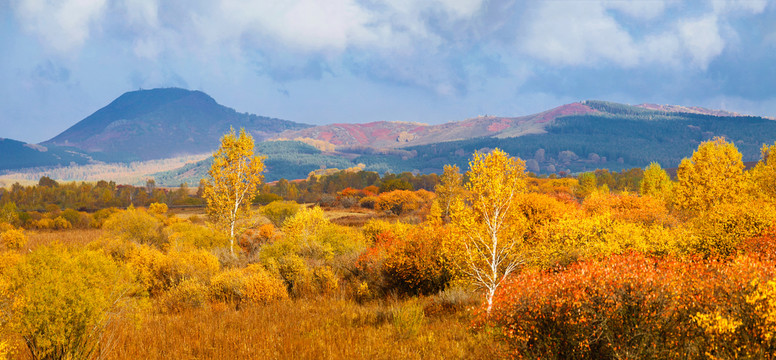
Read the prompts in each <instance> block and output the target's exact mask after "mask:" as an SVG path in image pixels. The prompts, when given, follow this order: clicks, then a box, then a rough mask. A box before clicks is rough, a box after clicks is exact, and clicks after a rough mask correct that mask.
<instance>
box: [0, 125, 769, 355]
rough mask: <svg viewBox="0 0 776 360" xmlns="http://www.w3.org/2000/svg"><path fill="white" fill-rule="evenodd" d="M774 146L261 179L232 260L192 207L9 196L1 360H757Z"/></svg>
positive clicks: (0, 226) (0, 302) (0, 233)
mask: <svg viewBox="0 0 776 360" xmlns="http://www.w3.org/2000/svg"><path fill="white" fill-rule="evenodd" d="M774 146H776V144H775V145H773V146H764V147H763V150H762V159H761V161H760V162H759V163H758V164H757V165H756V166H755V167H753V168H752V169H749V170H745V169H744V166H743V163H742V162H741V155H740V153H738V152H737V150H736V148H735V147H734V146H733V145H732V144H730V143H728V142H726V141H725V140H724V139H714V140H712V141H708V142H705V143H702V144H701V145H700V146H699V147H698V150H697V151H696V152H695V153H694V154H693V156H692V158H688V159H686V160H685V161H683V162H682V164H681V165H680V166H679V168H678V170H677V175H676V178H675V179H671V178H670V177H669V176H668V174H667V173H666V172H665V171H664V170H663V169H661V168H660V166H659V165H657V164H652V165H650V166H649V167H647V168H646V169H643V170H642V169H636V170H628V171H623V172H621V173H610V172H608V171H596V172H591V173H583V174H579V175H578V176H576V177H566V178H557V177H535V176H530V175H529V174H527V173H526V172H525V166H524V163H523V162H522V161H521V160H519V159H515V158H511V157H509V156H507V155H506V154H504V153H503V152H500V151H498V150H495V151H493V152H490V153H487V154H478V155H475V157H474V158H473V159H472V161H471V162H470V168H469V170H468V172H466V173H465V174H462V173H461V172H460V170H459V169H458V168H457V167H453V166H448V167H446V168H445V171H444V173H443V174H441V175H439V176H437V177H422V176H414V175H411V174H399V175H395V174H388V175H385V176H382V177H381V176H379V175H377V174H373V173H368V172H362V171H360V169H351V170H348V171H342V172H329V173H328V174H311V175H310V178H308V179H307V180H305V181H303V182H295V183H290V182H283V181H281V182H278V183H275V184H272V185H265V186H264V187H262V189H261V195H259V196H257V197H256V198H255V199H254V200H255V204H254V206H253V207H251V208H250V210H249V211H246V213H245V215H246V216H244V217H243V218H241V220H239V221H238V222H237V223H236V229H237V231H236V233H237V234H238V235H237V237H236V238H235V239H234V246H232V245H231V244H232V241H230V238H229V236H228V233H229V232H228V231H227V229H225V228H224V227H223V226H221V227H219V226H218V223H217V222H213V218H212V217H211V216H208V213H206V212H205V208H192V207H184V208H174V207H172V208H171V207H168V205H167V204H166V203H164V202H151V203H150V204H147V205H143V206H140V205H138V206H137V207H135V206H133V205H130V206H128V207H125V208H116V207H104V208H102V209H100V210H98V211H96V212H84V211H78V210H74V209H67V208H66V207H64V206H59V205H57V204H56V203H51V204H49V205H51V206H46V207H45V211H38V210H24V209H23V208H24V207H29V208H31V209H38V208H39V207H40V205H41V204H40V203H39V201H40V199H41V197H40V196H38V195H40V194H48V195H47V196H48V197H47V198H48V199H51V200H52V201H59V200H57V199H62V201H71V200H72V199H78V198H80V197H79V196H76V195H75V194H70V192H71V190H72V191H75V190H73V189H83V191H85V192H88V193H92V192H93V191H94V190H95V189H102V190H100V192H101V193H102V194H104V195H105V196H104V197H105V199H110V198H114V197H113V196H112V195H111V196H108V195H110V194H109V191H110V187H106V186H102V187H92V186H80V187H79V186H76V185H67V184H65V185H60V184H56V183H51V182H50V181H48V180H47V181H43V180H41V183H39V184H38V185H32V186H30V187H25V186H21V185H19V186H14V187H12V188H11V189H10V190H0V205H1V206H2V207H0V240H2V241H1V242H0V335H2V337H0V359H2V358H11V359H73V358H93V359H97V358H99V359H138V358H148V359H155V358H170V357H172V358H186V359H189V358H190V359H211V358H212V359H220V358H246V359H254V358H255V359H264V358H270V359H288V358H301V359H342V358H347V359H350V358H356V359H360V358H370V359H372V358H378V359H389V358H390V359H449V358H454V359H455V358H461V359H493V358H529V359H534V358H537V359H538V358H550V359H621V358H676V359H723V358H755V359H760V358H766V359H767V358H772V357H773V354H774V353H776V336H775V334H776V255H774V254H776V252H775V250H776V226H775V225H776V191H775V190H774V189H776V186H774V179H776V159H774V158H773V157H770V156H769V154H770V152H771V151H772V150H773V149H776V147H774ZM38 187H47V188H46V189H41V188H38ZM60 188H61V189H68V190H67V191H64V190H62V191H60V190H57V189H60ZM426 188H428V189H431V190H433V191H429V190H426ZM116 190H117V191H118V189H116ZM135 190H136V189H135ZM135 190H133V191H135ZM149 190H151V191H152V194H154V193H153V192H155V194H156V195H154V196H153V197H152V196H146V197H144V198H143V199H144V201H152V200H150V199H152V198H156V199H163V200H164V199H167V200H170V201H172V199H175V201H176V202H183V203H187V202H192V203H202V201H201V199H199V200H197V199H181V198H180V197H181V196H182V195H180V194H179V196H178V197H173V196H169V194H167V193H166V192H165V191H163V190H159V189H149ZM60 193H62V196H60V195H58V194H60ZM68 194H69V195H68ZM152 194H147V195H152ZM189 196H190V197H196V196H197V195H189ZM316 196H317V200H316V199H315V197H316ZM3 199H4V200H3ZM9 199H20V200H21V201H19V206H17V204H16V203H15V202H11V201H10V200H9ZM68 199H70V200H68ZM85 199H87V200H88V201H92V200H89V199H92V198H89V197H85ZM93 199H95V201H97V202H96V203H98V202H99V201H101V200H100V198H99V197H95V198H93ZM189 200H191V201H189ZM305 200H314V201H305ZM84 201H86V200H84ZM483 255H487V256H483ZM494 260H495V261H494Z"/></svg>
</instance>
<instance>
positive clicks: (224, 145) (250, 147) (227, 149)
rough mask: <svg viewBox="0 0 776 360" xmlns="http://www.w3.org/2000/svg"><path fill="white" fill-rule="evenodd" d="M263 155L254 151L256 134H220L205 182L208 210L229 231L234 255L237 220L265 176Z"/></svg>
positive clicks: (246, 210) (246, 209) (247, 207)
mask: <svg viewBox="0 0 776 360" xmlns="http://www.w3.org/2000/svg"><path fill="white" fill-rule="evenodd" d="M264 159H265V158H264V157H262V156H256V155H255V154H254V143H253V137H251V136H250V135H248V134H247V133H246V132H245V129H240V135H239V136H237V135H235V132H234V129H231V130H230V131H229V133H228V134H226V135H224V137H223V138H221V147H220V148H218V151H216V153H215V154H213V165H212V166H211V167H210V171H209V172H208V174H210V179H208V180H207V181H206V183H205V191H204V194H205V199H206V200H207V211H208V215H210V216H211V217H212V218H213V219H214V220H215V222H216V223H217V224H218V225H220V226H221V227H222V228H224V229H226V230H228V233H229V250H230V251H231V253H232V255H234V239H235V235H236V230H237V222H238V220H239V219H240V218H241V217H243V216H244V215H245V214H247V213H248V210H249V209H250V200H251V199H252V198H253V197H254V196H255V195H256V194H257V193H258V191H257V190H258V187H259V185H260V184H261V182H262V180H263V179H264V176H263V175H261V173H262V171H264Z"/></svg>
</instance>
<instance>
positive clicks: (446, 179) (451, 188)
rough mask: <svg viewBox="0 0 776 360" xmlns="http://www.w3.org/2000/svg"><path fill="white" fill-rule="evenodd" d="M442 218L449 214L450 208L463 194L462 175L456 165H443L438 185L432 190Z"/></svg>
mask: <svg viewBox="0 0 776 360" xmlns="http://www.w3.org/2000/svg"><path fill="white" fill-rule="evenodd" d="M434 193H435V194H436V196H437V199H439V200H438V201H439V205H440V206H441V207H442V212H443V214H442V215H443V216H448V215H449V214H450V206H451V205H452V204H453V201H455V199H456V198H458V197H459V196H461V195H462V194H463V175H461V169H459V168H458V165H445V167H444V171H443V172H442V177H441V179H440V182H439V185H437V186H436V188H434Z"/></svg>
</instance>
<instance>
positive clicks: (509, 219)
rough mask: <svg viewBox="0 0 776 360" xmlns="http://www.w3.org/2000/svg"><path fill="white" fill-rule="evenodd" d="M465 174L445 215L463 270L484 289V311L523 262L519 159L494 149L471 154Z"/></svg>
mask: <svg viewBox="0 0 776 360" xmlns="http://www.w3.org/2000/svg"><path fill="white" fill-rule="evenodd" d="M467 175H468V179H469V180H468V182H467V183H466V190H468V191H467V193H466V195H465V197H464V199H465V200H463V201H462V200H457V201H455V202H454V203H453V206H452V207H451V218H452V223H453V225H454V226H455V228H456V230H457V231H458V232H459V233H460V234H461V235H462V239H463V244H464V247H465V249H466V258H467V261H466V262H467V269H464V271H465V272H466V273H467V274H468V275H469V276H470V277H471V279H472V280H473V281H474V283H476V284H477V285H479V286H480V287H482V288H484V289H485V291H486V298H487V302H488V307H487V311H488V313H490V310H491V307H492V305H493V296H494V295H495V293H496V290H497V289H498V287H499V286H500V285H501V284H502V282H503V281H504V279H505V278H506V277H507V276H509V274H511V273H512V272H513V271H515V270H516V269H517V268H518V266H520V265H521V264H523V263H524V259H523V257H522V256H521V254H520V250H521V249H520V248H521V246H522V244H523V234H524V233H525V230H526V227H527V222H526V219H525V216H523V214H522V213H521V212H520V211H518V210H517V201H518V198H519V195H520V194H522V193H524V192H525V191H526V189H527V184H526V180H525V177H526V175H525V162H523V160H520V159H517V158H513V157H511V156H509V154H507V153H505V152H504V151H501V150H499V149H495V150H494V151H493V152H491V153H490V154H483V153H475V154H474V157H473V158H472V160H471V161H470V162H469V172H468V174H467Z"/></svg>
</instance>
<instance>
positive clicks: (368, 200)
mask: <svg viewBox="0 0 776 360" xmlns="http://www.w3.org/2000/svg"><path fill="white" fill-rule="evenodd" d="M376 202H377V197H376V196H365V197H363V198H361V200H359V201H358V204H359V205H360V206H361V207H362V208H365V209H374V208H375V203H376Z"/></svg>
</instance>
